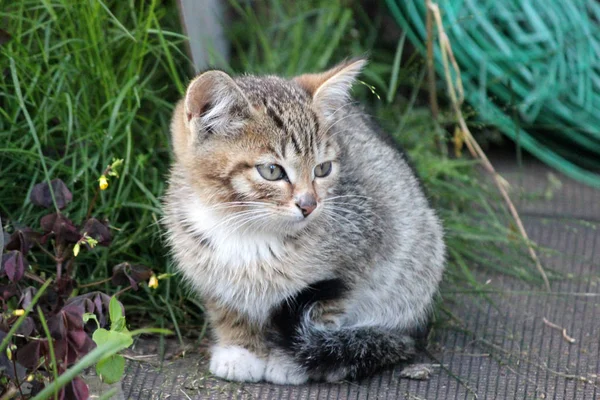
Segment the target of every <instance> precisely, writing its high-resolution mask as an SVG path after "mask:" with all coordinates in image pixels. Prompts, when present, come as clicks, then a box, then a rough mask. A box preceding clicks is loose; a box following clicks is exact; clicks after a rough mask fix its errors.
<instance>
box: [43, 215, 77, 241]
mask: <svg viewBox="0 0 600 400" xmlns="http://www.w3.org/2000/svg"><path fill="white" fill-rule="evenodd" d="M40 225H41V227H42V229H43V230H44V233H53V234H54V237H55V238H56V241H57V242H58V243H60V244H66V243H77V241H78V240H79V239H80V238H81V235H80V234H79V232H78V231H77V228H75V225H74V224H73V222H71V220H70V219H69V218H67V217H65V216H64V215H62V214H48V215H46V216H44V217H42V219H41V220H40Z"/></svg>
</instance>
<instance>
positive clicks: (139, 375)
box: [122, 158, 600, 400]
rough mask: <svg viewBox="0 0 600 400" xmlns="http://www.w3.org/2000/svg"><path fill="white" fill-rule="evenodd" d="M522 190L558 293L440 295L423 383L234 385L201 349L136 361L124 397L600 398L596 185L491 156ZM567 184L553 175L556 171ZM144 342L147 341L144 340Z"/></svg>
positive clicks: (498, 282) (507, 281)
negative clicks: (445, 313)
mask: <svg viewBox="0 0 600 400" xmlns="http://www.w3.org/2000/svg"><path fill="white" fill-rule="evenodd" d="M494 162H495V163H496V165H497V167H498V169H499V171H500V172H501V173H502V174H503V175H504V176H505V178H507V179H508V181H509V182H511V183H512V185H513V188H515V190H516V191H517V192H519V190H518V189H519V188H521V192H520V193H521V195H520V196H518V197H520V200H518V208H519V209H520V212H521V216H522V218H523V222H524V224H525V225H526V228H527V230H528V232H529V234H530V236H531V237H532V239H533V240H535V241H536V242H538V243H539V244H540V245H541V246H543V247H545V248H549V249H553V250H554V251H551V252H543V253H542V254H541V258H542V261H543V264H544V267H545V268H546V269H547V270H548V271H552V273H553V275H554V276H559V277H560V278H559V279H554V280H553V281H552V284H551V286H552V292H551V293H545V292H544V291H543V290H542V287H541V286H535V285H532V284H528V283H526V282H523V281H521V280H518V279H514V278H511V277H508V276H506V275H501V274H490V273H482V272H479V273H478V275H477V276H478V278H479V279H481V282H482V283H483V282H487V285H486V288H489V290H487V294H486V295H487V296H488V299H487V300H488V301H482V298H481V297H480V296H476V295H474V294H469V293H459V294H457V293H453V294H447V295H446V296H445V297H444V306H445V307H446V308H447V309H449V310H450V311H451V314H452V315H453V318H452V319H451V320H450V321H449V322H448V323H445V324H444V325H443V328H438V329H436V331H435V335H434V338H433V341H432V344H431V349H430V350H429V354H423V355H421V356H420V359H419V360H418V362H419V363H426V364H428V365H429V367H430V368H431V369H432V370H433V372H432V374H431V376H430V378H429V379H427V380H413V379H406V378H402V377H401V368H396V369H394V370H390V371H385V372H383V373H381V374H379V375H377V376H375V377H373V378H371V379H368V380H365V381H361V382H343V383H336V384H324V383H313V384H307V385H302V386H297V387H295V386H276V385H270V384H264V383H261V384H238V383H230V382H225V381H222V380H219V379H216V378H213V377H211V376H210V375H209V374H208V372H207V369H206V363H207V360H206V352H205V351H200V352H191V353H188V354H186V356H185V357H183V358H178V359H176V360H174V361H168V362H164V363H163V364H162V365H160V364H157V363H152V362H141V361H129V362H128V365H127V372H126V376H125V378H124V380H123V382H122V397H123V398H127V399H144V400H145V399H182V400H186V399H202V398H210V399H409V400H418V399H471V398H478V399H561V400H562V399H598V398H600V377H599V374H600V346H599V343H600V233H599V231H600V229H599V228H600V227H599V226H598V225H600V191H597V190H594V189H591V188H588V187H585V186H582V185H580V184H578V183H575V182H573V181H571V180H569V179H567V178H564V177H561V176H560V175H558V174H556V173H554V174H552V173H551V172H550V170H549V169H548V168H546V167H544V166H543V165H541V164H539V163H537V162H536V161H533V160H529V161H525V162H524V164H523V165H522V166H521V167H517V166H516V164H515V163H514V162H513V161H512V160H509V159H506V158H500V159H496V160H494ZM556 178H557V179H558V180H560V182H561V183H560V184H558V183H557V179H556ZM141 348H142V351H144V346H141Z"/></svg>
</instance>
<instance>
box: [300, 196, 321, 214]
mask: <svg viewBox="0 0 600 400" xmlns="http://www.w3.org/2000/svg"><path fill="white" fill-rule="evenodd" d="M296 206H297V207H298V208H299V209H300V211H302V215H304V218H306V217H308V216H309V215H310V213H312V212H313V211H315V208H317V199H316V198H315V196H314V195H313V194H310V193H303V194H301V195H300V196H298V197H296Z"/></svg>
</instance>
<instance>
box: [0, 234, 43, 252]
mask: <svg viewBox="0 0 600 400" xmlns="http://www.w3.org/2000/svg"><path fill="white" fill-rule="evenodd" d="M40 237H41V235H40V234H39V233H37V232H35V231H33V229H31V228H19V229H16V230H15V231H14V232H13V234H12V235H11V236H10V239H8V241H7V242H6V246H5V247H6V250H19V251H20V252H21V253H22V254H23V255H26V254H27V252H28V251H29V250H30V249H31V248H32V247H33V245H34V244H35V242H36V241H39V239H40Z"/></svg>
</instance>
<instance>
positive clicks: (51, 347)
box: [37, 306, 58, 400]
mask: <svg viewBox="0 0 600 400" xmlns="http://www.w3.org/2000/svg"><path fill="white" fill-rule="evenodd" d="M37 311H38V316H39V317H40V322H41V323H42V328H44V333H45V334H46V337H47V338H48V351H49V352H50V361H51V367H52V375H53V376H54V380H55V381H56V380H57V379H58V363H57V362H56V355H55V353H54V343H53V342H52V340H53V339H52V335H51V334H50V329H49V328H48V323H47V322H46V318H44V313H43V312H42V309H41V308H40V306H38V307H37ZM57 399H58V390H55V391H54V400H57Z"/></svg>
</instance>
